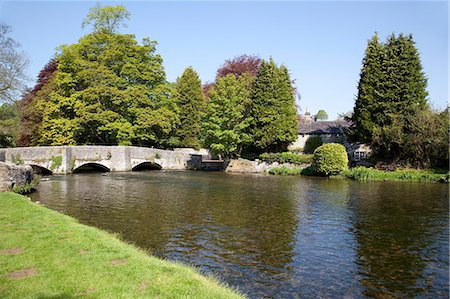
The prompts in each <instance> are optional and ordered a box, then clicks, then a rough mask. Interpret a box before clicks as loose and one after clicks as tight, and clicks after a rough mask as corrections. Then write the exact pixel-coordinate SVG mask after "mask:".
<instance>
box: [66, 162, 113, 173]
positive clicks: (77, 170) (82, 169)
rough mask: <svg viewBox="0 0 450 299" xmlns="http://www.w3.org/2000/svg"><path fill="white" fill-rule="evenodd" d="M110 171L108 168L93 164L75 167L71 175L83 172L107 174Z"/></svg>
mask: <svg viewBox="0 0 450 299" xmlns="http://www.w3.org/2000/svg"><path fill="white" fill-rule="evenodd" d="M109 171H111V169H109V167H107V166H105V165H103V164H100V163H95V162H89V163H84V164H81V165H79V166H78V167H76V168H75V169H74V170H73V171H72V173H83V172H109Z"/></svg>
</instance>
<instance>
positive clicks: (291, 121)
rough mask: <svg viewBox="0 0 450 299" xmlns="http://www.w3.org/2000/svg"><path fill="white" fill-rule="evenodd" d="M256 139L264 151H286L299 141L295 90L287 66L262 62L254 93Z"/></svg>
mask: <svg viewBox="0 0 450 299" xmlns="http://www.w3.org/2000/svg"><path fill="white" fill-rule="evenodd" d="M252 117H253V120H252V137H253V141H254V142H253V143H254V145H255V146H256V147H257V148H259V149H260V150H264V151H281V150H285V149H286V148H287V146H288V145H289V143H291V142H293V141H295V139H296V138H297V110H296V107H295V100H294V89H293V87H292V83H291V80H290V77H289V72H288V69H287V68H286V67H285V66H281V67H278V66H277V65H276V63H275V62H274V61H273V59H270V61H262V63H261V66H260V68H259V72H258V75H257V77H256V79H255V83H254V87H253V93H252Z"/></svg>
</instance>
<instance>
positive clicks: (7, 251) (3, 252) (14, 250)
mask: <svg viewBox="0 0 450 299" xmlns="http://www.w3.org/2000/svg"><path fill="white" fill-rule="evenodd" d="M22 252H23V249H22V248H20V247H17V248H11V249H4V250H0V255H10V254H21V253H22Z"/></svg>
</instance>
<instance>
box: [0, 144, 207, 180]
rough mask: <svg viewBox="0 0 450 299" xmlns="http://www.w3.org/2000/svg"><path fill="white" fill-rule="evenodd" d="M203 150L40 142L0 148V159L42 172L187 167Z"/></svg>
mask: <svg viewBox="0 0 450 299" xmlns="http://www.w3.org/2000/svg"><path fill="white" fill-rule="evenodd" d="M192 154H197V155H199V154H200V155H204V156H208V152H207V151H206V150H194V149H175V150H163V149H156V148H148V147H136V146H42V147H17V148H4V149H0V161H5V162H10V163H15V164H30V165H31V166H33V168H35V169H39V170H40V171H41V172H43V173H44V174H68V173H74V172H78V171H81V170H83V169H87V168H94V169H99V170H103V171H133V170H139V169H142V168H147V169H177V170H182V169H187V168H188V161H190V158H191V155H192Z"/></svg>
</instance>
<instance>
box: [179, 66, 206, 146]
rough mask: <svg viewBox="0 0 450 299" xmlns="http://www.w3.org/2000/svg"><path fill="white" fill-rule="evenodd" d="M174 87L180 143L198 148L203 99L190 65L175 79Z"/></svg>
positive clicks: (199, 82)
mask: <svg viewBox="0 0 450 299" xmlns="http://www.w3.org/2000/svg"><path fill="white" fill-rule="evenodd" d="M175 89H176V103H177V106H178V108H179V111H180V113H179V118H180V126H179V127H178V128H177V136H178V137H179V139H180V145H181V146H183V147H194V148H200V141H199V134H200V121H201V113H202V112H203V110H204V108H205V99H204V97H203V90H202V82H201V81H200V78H199V76H198V74H197V72H196V71H195V70H194V69H193V68H192V67H188V68H186V69H185V70H184V72H183V74H182V75H181V77H179V78H178V79H177V82H176V84H175Z"/></svg>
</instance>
